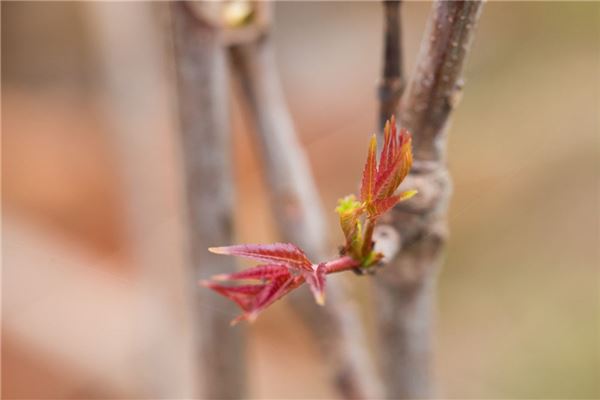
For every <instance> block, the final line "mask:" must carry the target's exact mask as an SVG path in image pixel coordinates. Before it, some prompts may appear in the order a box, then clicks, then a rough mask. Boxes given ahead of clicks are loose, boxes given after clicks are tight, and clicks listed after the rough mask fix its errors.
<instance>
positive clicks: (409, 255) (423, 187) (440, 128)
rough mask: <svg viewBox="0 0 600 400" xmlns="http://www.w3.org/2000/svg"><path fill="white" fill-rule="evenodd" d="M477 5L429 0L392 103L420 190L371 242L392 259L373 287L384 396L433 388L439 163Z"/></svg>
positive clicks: (442, 185)
mask: <svg viewBox="0 0 600 400" xmlns="http://www.w3.org/2000/svg"><path fill="white" fill-rule="evenodd" d="M481 10H482V2H481V1H441V0H438V1H436V2H435V3H434V5H433V11H432V13H431V15H430V18H429V22H428V25H427V28H426V32H425V36H424V38H423V42H422V44H421V50H420V54H419V57H418V60H417V65H416V69H415V72H414V74H413V76H412V79H411V80H410V82H409V84H408V86H407V88H406V91H405V93H404V94H403V96H402V100H401V103H400V106H399V114H400V115H399V116H400V121H401V124H402V126H404V127H406V128H408V130H409V131H410V132H412V134H413V143H414V152H415V164H414V166H413V170H412V171H411V174H410V175H409V176H408V178H407V179H406V181H405V183H404V184H405V185H406V187H407V188H409V187H410V188H416V189H418V190H419V194H418V195H417V196H415V197H414V198H413V199H411V200H409V201H407V202H404V203H401V204H400V205H399V206H398V207H396V208H395V209H394V211H393V212H392V213H390V214H389V215H388V216H386V218H385V219H383V220H382V224H381V225H379V226H378V227H377V228H376V236H375V237H379V239H377V240H376V246H377V245H379V246H381V247H380V248H381V249H382V251H384V252H385V251H386V250H387V253H388V254H385V256H386V259H389V260H391V261H390V263H389V264H388V265H387V266H386V267H385V268H383V269H382V270H381V271H380V272H379V273H378V274H377V277H376V291H375V293H376V299H377V303H378V314H377V323H378V332H379V335H380V343H379V345H380V357H379V361H380V367H381V368H380V369H381V372H382V374H383V381H384V385H385V391H386V397H388V398H394V399H398V398H423V397H431V396H432V395H433V393H434V385H433V380H432V371H431V364H432V343H431V335H432V324H433V304H434V302H435V280H436V275H437V270H438V266H439V264H440V255H441V251H442V249H443V245H444V243H445V241H446V237H447V232H446V231H447V227H446V208H447V202H448V198H449V196H450V191H451V187H450V179H449V176H448V172H447V170H446V167H445V164H444V161H445V151H446V149H445V130H446V127H447V124H448V120H449V117H450V114H451V111H452V110H453V109H454V107H456V105H457V103H458V101H459V99H460V93H461V90H462V80H461V74H462V71H463V65H464V60H465V58H466V55H467V53H468V51H469V49H470V44H471V42H472V39H473V36H474V30H475V25H476V23H477V21H478V19H479V16H480V13H481ZM398 51H399V48H398ZM392 53H393V52H392ZM386 54H388V52H386ZM380 117H383V116H380ZM384 234H385V235H384ZM390 241H394V243H390ZM389 249H392V250H389Z"/></svg>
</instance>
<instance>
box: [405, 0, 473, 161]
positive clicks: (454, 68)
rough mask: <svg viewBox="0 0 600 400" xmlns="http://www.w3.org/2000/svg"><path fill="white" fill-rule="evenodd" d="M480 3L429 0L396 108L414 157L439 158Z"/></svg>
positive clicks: (454, 104) (461, 84)
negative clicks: (415, 54)
mask: <svg viewBox="0 0 600 400" xmlns="http://www.w3.org/2000/svg"><path fill="white" fill-rule="evenodd" d="M482 5H483V3H482V2H481V1H449V2H445V1H437V2H435V3H434V6H433V11H432V13H431V16H430V18H429V22H428V25H427V28H426V32H425V36H424V39H423V42H422V44H421V49H420V53H419V57H418V60H417V66H416V69H415V72H414V76H413V77H412V79H411V81H410V83H409V85H408V87H407V89H406V92H405V93H404V95H403V97H402V102H401V106H400V107H401V108H400V119H401V122H402V125H403V126H404V127H406V128H408V130H409V131H410V132H412V134H413V135H414V151H415V158H416V159H417V160H420V161H435V162H440V161H443V160H444V153H445V147H444V140H443V136H444V131H445V127H446V123H447V121H448V117H449V116H450V112H451V111H452V110H453V109H454V108H455V107H456V106H457V105H458V102H459V100H460V98H461V93H462V87H463V81H462V79H461V75H462V71H463V65H464V61H465V58H466V55H467V53H468V51H469V49H470V45H471V42H472V40H473V37H474V32H475V25H476V24H477V21H478V19H479V16H480V14H481V10H482Z"/></svg>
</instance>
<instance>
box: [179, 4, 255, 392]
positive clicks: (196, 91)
mask: <svg viewBox="0 0 600 400" xmlns="http://www.w3.org/2000/svg"><path fill="white" fill-rule="evenodd" d="M170 6H171V16H172V21H173V37H174V45H175V46H174V47H175V61H176V62H175V64H176V72H177V81H178V89H179V90H178V99H179V113H180V123H181V127H180V128H181V129H180V130H181V142H182V149H183V158H184V165H185V180H186V184H187V200H188V219H189V225H190V235H189V238H190V250H191V256H192V261H193V265H194V266H195V268H196V271H195V272H196V274H197V275H198V276H197V277H198V278H205V277H207V276H211V275H215V274H218V273H224V272H227V271H230V272H232V271H233V270H234V263H233V261H232V260H231V259H229V258H227V257H218V256H215V255H213V254H211V253H209V252H208V250H207V248H208V247H209V246H212V245H216V244H220V243H232V242H233V221H232V210H233V183H232V177H231V157H230V153H229V137H230V135H229V133H230V132H229V115H228V112H227V109H228V98H227V93H228V86H227V64H226V49H225V48H224V47H223V46H222V44H221V43H220V37H219V35H220V30H219V29H218V28H215V27H211V26H209V25H208V24H207V23H205V22H204V21H203V20H202V19H200V18H197V17H196V16H195V15H194V13H193V10H192V9H191V8H190V5H189V4H187V3H185V2H173V3H171V4H170ZM195 293H196V299H195V301H196V305H197V307H196V308H197V310H196V311H197V312H198V320H197V326H198V332H197V333H198V335H199V341H198V348H197V357H198V360H200V363H201V364H202V365H201V366H200V367H201V369H200V371H199V372H200V373H199V375H198V380H199V381H200V387H201V396H200V397H201V398H212V399H222V398H228V399H233V398H244V397H245V396H246V391H245V374H244V371H245V361H244V329H243V328H242V327H238V328H236V329H231V328H230V326H229V320H230V319H231V316H232V315H234V314H235V312H236V309H235V306H234V305H233V304H230V303H229V302H228V301H226V300H225V299H224V298H221V297H220V296H214V295H213V294H212V293H210V292H208V291H205V290H197V291H196V292H195Z"/></svg>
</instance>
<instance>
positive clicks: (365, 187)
mask: <svg viewBox="0 0 600 400" xmlns="http://www.w3.org/2000/svg"><path fill="white" fill-rule="evenodd" d="M376 152H377V139H376V138H375V135H373V136H371V142H370V143H369V152H368V153H367V161H366V162H365V168H364V169H363V176H362V184H361V188H360V199H361V200H362V201H367V202H368V201H371V199H372V198H373V192H374V190H375V175H376V173H377V168H376V154H375V153H376Z"/></svg>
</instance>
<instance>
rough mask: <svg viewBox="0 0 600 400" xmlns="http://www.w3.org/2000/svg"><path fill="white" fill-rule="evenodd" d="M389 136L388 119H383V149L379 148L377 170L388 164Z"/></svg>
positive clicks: (384, 167) (383, 168)
mask: <svg viewBox="0 0 600 400" xmlns="http://www.w3.org/2000/svg"><path fill="white" fill-rule="evenodd" d="M390 138H391V135H390V121H389V120H387V121H385V127H384V128H383V149H382V150H381V156H380V158H379V167H378V168H377V171H382V170H385V169H387V167H388V165H389V164H390V161H391V160H390Z"/></svg>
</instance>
